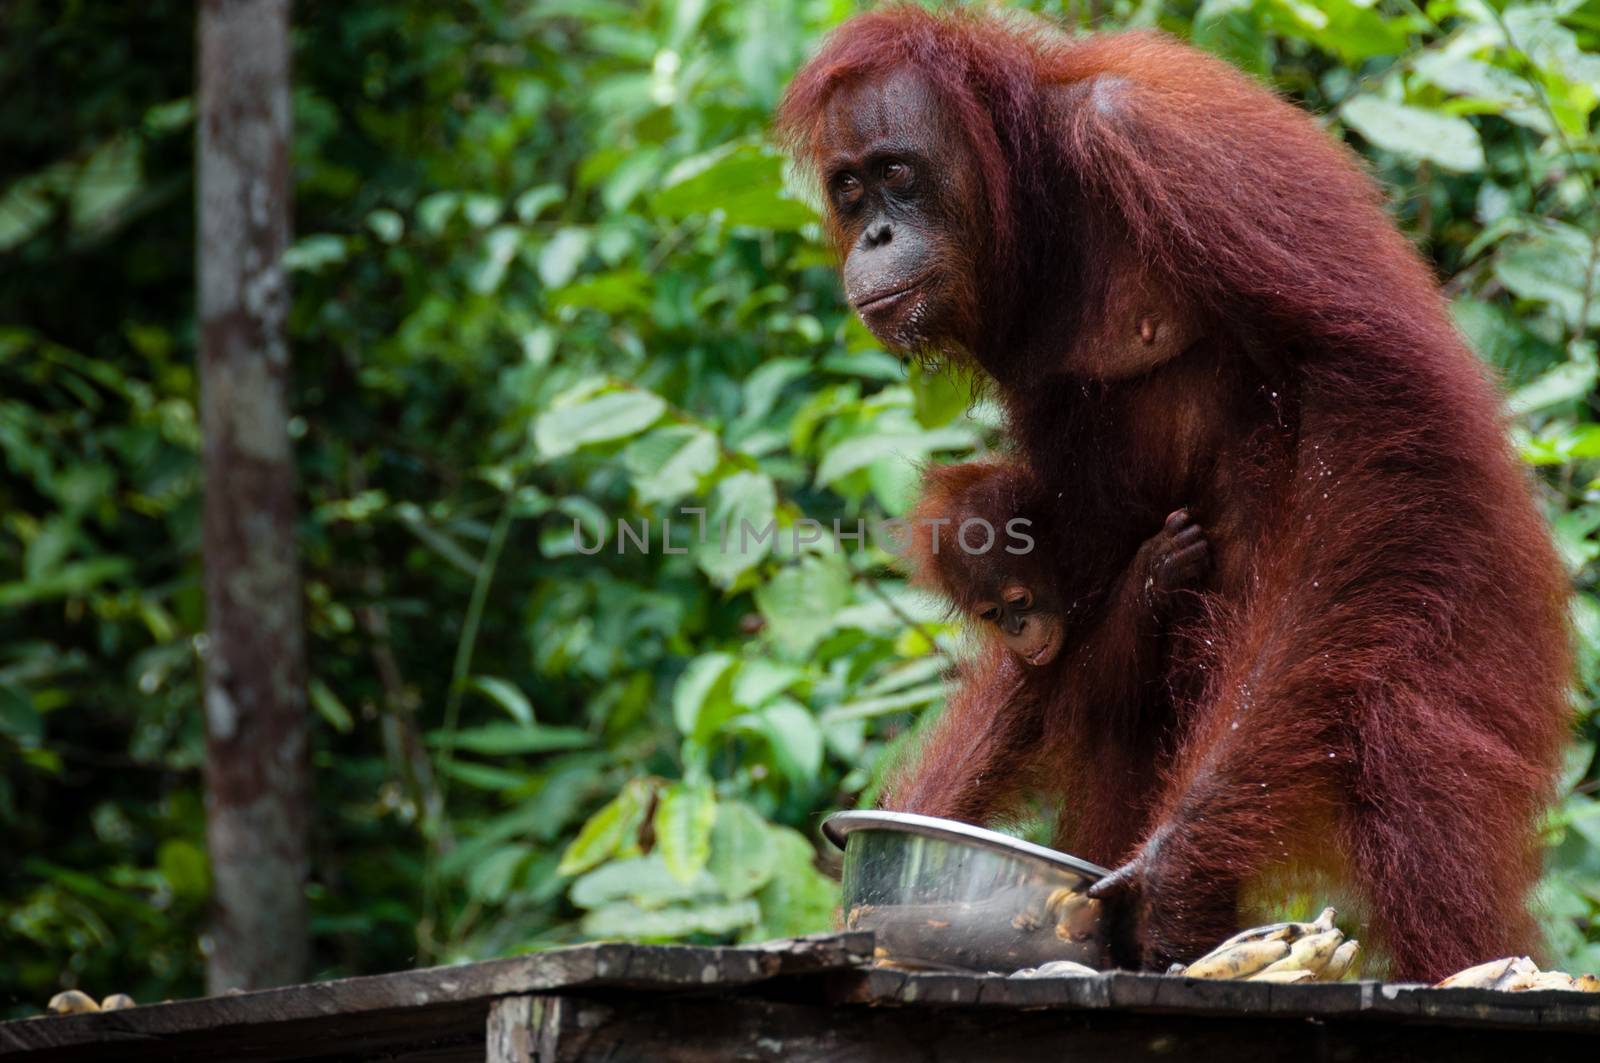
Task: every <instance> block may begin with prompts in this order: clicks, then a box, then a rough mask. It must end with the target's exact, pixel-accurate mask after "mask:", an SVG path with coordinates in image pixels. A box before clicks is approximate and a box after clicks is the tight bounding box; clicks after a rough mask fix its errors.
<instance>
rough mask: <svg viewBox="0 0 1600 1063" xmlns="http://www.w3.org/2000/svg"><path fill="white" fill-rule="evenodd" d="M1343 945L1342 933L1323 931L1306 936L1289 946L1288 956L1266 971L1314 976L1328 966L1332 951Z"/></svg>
mask: <svg viewBox="0 0 1600 1063" xmlns="http://www.w3.org/2000/svg"><path fill="white" fill-rule="evenodd" d="M1342 944H1344V933H1343V932H1342V931H1339V930H1323V931H1320V932H1318V933H1315V934H1308V935H1306V936H1305V937H1303V938H1301V939H1299V940H1298V941H1296V942H1295V943H1294V944H1293V945H1290V946H1289V955H1287V956H1285V957H1284V958H1283V959H1281V960H1279V961H1278V962H1277V963H1274V964H1273V965H1272V966H1271V967H1268V968H1267V971H1310V972H1311V973H1313V974H1315V973H1317V972H1319V971H1321V970H1322V969H1323V968H1324V967H1326V966H1327V965H1328V961H1329V960H1331V959H1332V958H1333V951H1334V950H1335V949H1337V948H1338V947H1339V946H1340V945H1342Z"/></svg>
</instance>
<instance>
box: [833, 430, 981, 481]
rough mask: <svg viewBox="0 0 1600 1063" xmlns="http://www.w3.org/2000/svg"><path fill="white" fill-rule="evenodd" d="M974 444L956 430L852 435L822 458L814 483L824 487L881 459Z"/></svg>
mask: <svg viewBox="0 0 1600 1063" xmlns="http://www.w3.org/2000/svg"><path fill="white" fill-rule="evenodd" d="M976 442H977V440H976V438H975V437H974V436H973V434H972V432H971V430H969V429H966V428H955V427H951V428H936V429H930V430H929V431H926V432H890V433H884V434H881V435H865V436H853V437H851V438H849V439H846V440H843V441H841V442H839V443H837V444H835V445H834V446H833V447H832V448H831V449H829V451H828V452H827V454H825V455H823V458H822V461H821V462H819V463H818V465H817V477H816V483H817V486H818V487H827V486H828V485H829V484H832V483H834V482H836V481H838V480H841V479H843V478H844V477H846V476H848V475H850V474H851V473H853V472H855V471H856V470H857V469H864V468H866V467H867V466H868V465H871V464H872V463H873V462H875V461H878V460H879V459H881V458H892V459H895V460H899V461H906V462H913V461H919V460H921V459H922V458H925V457H927V456H928V455H929V454H932V453H934V452H936V451H940V450H967V449H969V448H970V447H972V446H973V445H974V444H975V443H976Z"/></svg>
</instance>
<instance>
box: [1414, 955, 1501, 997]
mask: <svg viewBox="0 0 1600 1063" xmlns="http://www.w3.org/2000/svg"><path fill="white" fill-rule="evenodd" d="M1515 962H1516V957H1515V956H1507V957H1505V958H1504V959H1499V960H1490V961H1489V962H1488V963H1480V964H1478V965H1477V966H1476V967H1468V968H1467V969H1466V970H1464V971H1457V972H1456V973H1455V974H1453V975H1451V976H1450V977H1449V978H1446V979H1445V980H1444V981H1442V982H1438V983H1436V984H1435V985H1434V988H1435V989H1493V988H1494V984H1495V983H1496V982H1498V981H1499V980H1500V979H1502V978H1504V977H1505V976H1506V975H1507V974H1511V973H1513V972H1512V970H1511V965H1512V964H1513V963H1515Z"/></svg>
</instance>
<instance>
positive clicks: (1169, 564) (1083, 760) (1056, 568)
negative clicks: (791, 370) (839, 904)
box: [880, 460, 1211, 963]
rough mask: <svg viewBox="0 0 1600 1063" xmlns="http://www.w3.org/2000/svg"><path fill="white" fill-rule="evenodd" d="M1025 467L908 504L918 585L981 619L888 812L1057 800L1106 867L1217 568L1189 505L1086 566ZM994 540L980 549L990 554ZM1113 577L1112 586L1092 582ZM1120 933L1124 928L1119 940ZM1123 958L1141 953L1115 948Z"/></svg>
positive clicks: (1088, 852)
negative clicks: (1102, 575) (1179, 639)
mask: <svg viewBox="0 0 1600 1063" xmlns="http://www.w3.org/2000/svg"><path fill="white" fill-rule="evenodd" d="M1064 508H1065V507H1062V506H1061V505H1060V504H1059V502H1058V500H1056V499H1054V498H1052V497H1050V496H1048V495H1047V494H1046V493H1045V492H1044V490H1043V489H1042V487H1041V485H1040V482H1039V480H1038V479H1037V478H1036V477H1035V475H1034V474H1033V472H1032V471H1031V470H1030V469H1029V468H1028V467H1027V466H1026V465H1025V464H1023V463H1022V462H1020V461H1016V460H1009V461H1006V460H989V461H980V462H972V463H969V464H966V465H948V466H936V467H932V468H930V469H929V470H928V472H927V474H926V479H925V481H924V484H923V494H922V497H921V498H920V499H919V501H918V503H917V505H916V506H915V508H914V509H913V511H912V514H911V518H912V528H913V535H912V540H911V543H910V551H909V553H910V557H911V561H912V566H913V570H914V571H913V581H914V583H916V584H917V585H920V586H922V587H925V588H928V589H930V590H933V591H936V592H938V593H939V594H941V595H942V596H944V597H945V598H946V599H947V600H948V601H949V602H950V604H951V606H952V607H953V608H954V609H955V610H957V611H958V612H960V613H961V614H962V615H963V616H964V617H966V618H968V619H969V620H971V621H972V622H973V625H974V628H975V630H976V631H977V632H978V633H979V635H980V641H979V645H978V647H977V653H976V654H975V655H974V656H973V657H972V658H970V659H967V660H964V661H962V662H961V664H960V671H961V675H960V682H959V684H958V685H957V687H956V688H955V689H954V692H953V693H952V694H951V697H950V700H949V703H948V705H947V706H946V708H945V710H944V712H943V713H941V714H940V715H939V717H938V718H937V719H936V720H935V721H933V723H932V725H931V726H930V727H929V728H928V729H927V731H926V732H925V733H924V735H923V736H922V739H921V741H920V742H919V744H918V750H917V753H916V755H915V756H913V757H909V758H907V759H906V760H905V761H902V762H901V763H900V764H899V765H897V766H896V767H894V768H891V769H890V772H889V775H888V777H887V778H886V779H885V783H884V789H883V792H882V794H881V796H880V804H881V805H882V807H884V808H889V809H894V810H896V811H901V812H918V813H921V814H923V815H929V816H943V817H945V818H948V819H958V820H963V821H965V822H968V823H980V824H981V823H990V822H993V821H995V820H999V819H1005V818H1007V817H1009V816H1011V815H1014V814H1017V813H1019V812H1020V811H1021V806H1022V803H1023V802H1024V801H1025V800H1026V799H1027V797H1028V796H1029V795H1040V796H1046V797H1055V798H1070V799H1066V800H1062V802H1061V819H1060V821H1059V822H1058V823H1057V825H1056V829H1055V832H1054V837H1055V840H1056V843H1057V845H1058V846H1059V847H1062V848H1066V849H1068V850H1069V851H1071V852H1073V853H1074V854H1076V855H1078V856H1081V857H1083V858H1085V859H1088V860H1092V861H1096V862H1098V863H1102V864H1105V865H1107V866H1112V865H1114V864H1115V862H1116V860H1117V858H1118V857H1119V856H1120V855H1121V854H1122V853H1123V852H1125V851H1126V849H1127V847H1128V845H1129V843H1130V841H1131V840H1132V839H1133V837H1134V834H1135V832H1136V830H1137V827H1138V824H1139V822H1140V818H1141V817H1142V816H1143V815H1144V814H1145V812H1146V808H1145V804H1146V802H1147V801H1148V800H1149V798H1148V797H1147V796H1145V797H1140V796H1138V795H1149V794H1153V793H1155V792H1157V783H1158V777H1157V776H1158V772H1159V758H1158V757H1157V755H1156V754H1157V748H1156V743H1159V742H1160V741H1161V740H1162V738H1161V734H1160V731H1159V729H1157V728H1153V727H1149V726H1144V727H1141V726H1140V725H1141V722H1142V721H1149V720H1152V719H1157V720H1159V719H1160V718H1162V716H1163V715H1164V714H1165V713H1166V712H1167V711H1168V710H1169V708H1170V701H1171V698H1172V691H1171V690H1170V689H1169V688H1168V684H1167V681H1166V680H1165V679H1160V678H1158V679H1154V680H1152V679H1151V678H1150V677H1162V676H1165V675H1166V672H1167V670H1166V668H1165V667H1164V661H1165V659H1166V658H1167V656H1168V655H1169V650H1170V645H1169V644H1170V643H1171V641H1172V638H1173V635H1174V632H1175V631H1177V630H1178V629H1179V628H1180V627H1181V626H1182V625H1183V624H1184V623H1185V622H1186V621H1187V619H1188V618H1189V617H1190V616H1191V615H1192V613H1193V612H1194V610H1195V609H1196V607H1197V603H1198V600H1199V596H1198V595H1197V594H1194V593H1193V592H1195V591H1198V590H1200V589H1201V588H1202V587H1203V585H1204V584H1205V582H1206V581H1207V579H1208V578H1209V575H1210V570H1211V544H1210V542H1209V540H1208V539H1207V538H1206V535H1205V532H1204V530H1203V529H1202V528H1201V526H1200V525H1199V524H1197V523H1195V521H1194V520H1193V519H1192V518H1191V517H1190V515H1189V512H1188V511H1187V510H1183V509H1180V510H1178V511H1176V512H1173V513H1171V514H1169V515H1168V517H1167V518H1166V520H1165V521H1164V522H1163V525H1162V527H1161V528H1160V529H1158V530H1157V531H1156V532H1155V534H1154V535H1152V536H1150V538H1148V539H1146V540H1145V541H1144V542H1143V543H1141V544H1140V546H1139V548H1138V549H1137V550H1136V551H1135V553H1134V555H1133V557H1132V558H1131V559H1130V558H1123V559H1121V561H1120V564H1118V563H1117V562H1116V559H1109V558H1098V557H1086V556H1084V555H1085V553H1086V552H1087V551H1089V550H1092V549H1093V546H1092V544H1093V543H1095V542H1097V541H1100V542H1103V541H1104V538H1103V537H1097V536H1091V535H1084V536H1078V535H1076V534H1074V532H1073V530H1072V529H1071V528H1069V527H1063V526H1062V525H1061V522H1060V521H1059V520H1058V519H1052V518H1051V516H1050V515H1051V514H1053V513H1060V512H1061V511H1062V509H1064ZM985 547H987V548H985ZM1107 571H1110V572H1115V573H1117V575H1116V576H1114V577H1113V578H1112V579H1111V580H1110V582H1109V584H1108V585H1107V584H1106V583H1105V581H1104V580H1100V581H1096V580H1095V579H1094V578H1092V577H1091V576H1088V575H1086V573H1097V572H1107ZM1127 933H1128V932H1127V931H1126V930H1125V929H1119V930H1117V931H1116V932H1115V936H1116V937H1118V938H1121V937H1125V936H1126V935H1127ZM1117 947H1118V948H1120V949H1122V950H1123V954H1122V955H1120V956H1119V962H1123V963H1129V962H1135V961H1136V950H1134V951H1133V952H1128V951H1127V950H1128V948H1129V946H1127V945H1125V944H1122V943H1120V942H1119V945H1118V946H1117Z"/></svg>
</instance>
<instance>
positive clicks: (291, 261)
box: [283, 233, 350, 273]
mask: <svg viewBox="0 0 1600 1063" xmlns="http://www.w3.org/2000/svg"><path fill="white" fill-rule="evenodd" d="M349 254H350V252H349V248H348V247H347V246H346V245H345V241H344V238H343V237H340V236H334V235H332V234H330V233H317V234H314V235H312V236H303V237H301V238H300V239H299V240H297V241H296V242H295V245H294V246H293V247H291V248H289V249H288V250H287V251H285V252H284V253H283V268H284V269H287V270H292V271H296V272H299V273H316V272H317V271H318V270H321V269H324V268H325V267H327V266H333V265H337V264H339V263H340V262H343V261H344V260H345V259H346V258H348V257H349Z"/></svg>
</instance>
